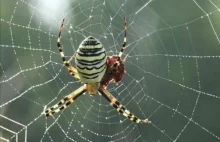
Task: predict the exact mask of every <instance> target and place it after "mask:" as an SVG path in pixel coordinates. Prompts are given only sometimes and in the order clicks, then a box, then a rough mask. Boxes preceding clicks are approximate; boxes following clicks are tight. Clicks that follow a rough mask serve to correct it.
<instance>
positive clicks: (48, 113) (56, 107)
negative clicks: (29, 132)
mask: <svg viewBox="0 0 220 142" xmlns="http://www.w3.org/2000/svg"><path fill="white" fill-rule="evenodd" d="M85 91H86V86H85V85H83V86H81V87H80V88H78V89H77V90H75V91H73V92H72V93H71V94H69V95H67V96H65V97H64V98H63V99H62V100H60V101H59V102H58V103H57V104H56V105H54V106H52V107H50V108H48V109H47V110H46V111H45V115H46V116H51V115H53V114H54V113H58V112H60V111H61V110H63V109H65V108H66V107H67V106H69V105H70V104H72V103H73V102H74V101H75V100H76V99H77V98H78V97H79V96H81V95H82V94H83V93H84V92H85Z"/></svg>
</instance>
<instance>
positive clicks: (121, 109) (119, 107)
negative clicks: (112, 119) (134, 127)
mask: <svg viewBox="0 0 220 142" xmlns="http://www.w3.org/2000/svg"><path fill="white" fill-rule="evenodd" d="M99 92H100V93H101V94H102V95H103V96H104V97H105V98H106V99H107V100H108V101H109V103H110V104H111V105H112V106H113V107H114V108H116V109H117V111H118V112H120V113H121V114H123V115H124V116H125V117H127V118H128V119H130V120H131V121H133V122H135V123H149V121H148V119H145V120H141V119H139V118H137V117H136V116H135V115H134V114H132V113H131V112H130V111H129V110H127V109H126V108H125V107H124V106H123V105H122V104H120V103H119V102H118V100H117V99H116V98H115V97H114V96H113V95H112V94H111V93H109V92H108V91H107V90H106V89H104V88H103V87H101V88H100V89H99Z"/></svg>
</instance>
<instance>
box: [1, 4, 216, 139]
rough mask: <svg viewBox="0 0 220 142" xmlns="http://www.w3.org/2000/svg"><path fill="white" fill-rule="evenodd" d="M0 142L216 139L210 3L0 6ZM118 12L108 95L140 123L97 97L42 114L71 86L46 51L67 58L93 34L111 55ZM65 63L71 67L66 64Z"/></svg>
mask: <svg viewBox="0 0 220 142" xmlns="http://www.w3.org/2000/svg"><path fill="white" fill-rule="evenodd" d="M0 4H1V21H0V24H1V28H0V31H1V38H0V91H1V94H0V99H1V101H0V110H1V114H0V122H1V124H0V141H6V139H8V140H10V141H16V139H17V140H18V142H24V141H28V142H35V141H36V142H39V141H42V142H50V141H54V142H64V141H65V142H69V141H79V142H83V141H100V142H105V141H119V142H132V141H137V142H143V141H145V142H217V141H220V121H219V120H220V113H219V108H220V95H219V94H220V89H219V78H220V75H219V71H220V64H219V61H220V39H219V38H220V26H219V25H220V10H219V8H220V1H218V0H207V1H206V0H194V1H193V0H184V1H183V0H153V1H147V0H138V1H134V0H62V1H61V0H1V3H0ZM124 16H126V18H127V24H128V31H127V39H128V41H127V42H128V44H127V46H126V50H125V52H124V54H123V58H124V57H125V56H126V55H127V59H126V62H125V65H126V71H127V72H126V74H125V75H124V78H123V80H122V81H121V82H120V83H119V84H118V86H117V85H115V84H111V85H110V86H109V88H108V90H109V91H110V92H111V93H112V94H113V95H114V96H115V97H117V98H118V100H119V101H120V102H121V103H122V104H124V105H125V106H126V107H127V108H128V109H129V110H131V112H133V113H135V114H136V115H137V116H138V117H140V118H141V119H145V118H148V119H149V120H150V121H151V122H152V123H150V124H135V123H133V122H131V121H129V120H127V119H126V118H125V117H124V116H122V115H120V114H118V112H117V111H116V110H115V109H114V108H113V107H112V106H110V105H109V104H108V103H107V101H106V100H105V99H104V98H103V97H102V96H100V95H98V94H97V95H95V96H93V97H91V96H89V95H88V94H87V93H85V94H84V95H83V96H81V97H80V98H79V99H77V101H76V102H75V103H74V104H72V105H71V106H70V107H69V108H68V109H66V110H65V111H63V112H62V113H59V114H56V115H54V117H50V118H45V116H44V115H43V114H42V112H43V110H44V109H45V108H47V107H49V106H51V105H54V104H55V103H56V102H58V101H59V100H60V99H61V98H63V97H64V96H65V95H67V94H69V93H71V92H72V91H73V90H75V89H77V88H78V87H80V86H81V85H82V84H81V83H80V81H78V80H76V79H74V78H71V77H70V76H69V74H68V71H67V69H66V68H65V67H64V66H63V64H62V60H61V57H60V55H59V52H58V50H57V47H56V40H57V35H58V31H59V26H60V23H61V21H62V18H64V17H65V19H66V21H65V24H64V30H63V33H62V46H63V49H64V52H65V55H66V56H67V57H70V56H72V55H73V54H74V53H75V51H76V49H77V48H78V45H79V44H80V43H81V41H82V40H83V39H84V38H85V37H87V36H90V35H92V36H95V37H96V38H98V39H99V40H100V41H101V42H102V43H103V45H104V47H105V49H106V51H107V54H108V55H114V54H118V53H119V51H120V48H121V45H122V43H123V17H124ZM72 64H73V65H74V61H73V62H72Z"/></svg>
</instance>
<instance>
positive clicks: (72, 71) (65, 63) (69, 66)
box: [57, 19, 79, 79]
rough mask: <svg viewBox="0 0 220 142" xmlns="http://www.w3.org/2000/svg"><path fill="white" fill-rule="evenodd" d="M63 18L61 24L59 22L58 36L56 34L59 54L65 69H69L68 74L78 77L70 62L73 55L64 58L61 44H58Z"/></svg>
mask: <svg viewBox="0 0 220 142" xmlns="http://www.w3.org/2000/svg"><path fill="white" fill-rule="evenodd" d="M64 20H65V19H63V21H62V24H61V26H60V31H59V36H58V39H57V48H58V49H59V51H60V55H61V57H62V60H63V63H64V65H65V66H66V67H67V69H68V70H69V73H70V75H71V76H72V77H75V78H77V79H79V75H78V74H77V70H76V68H74V67H73V66H72V65H71V64H70V62H71V60H72V59H73V58H74V55H73V56H72V57H71V58H70V59H69V60H68V61H66V58H65V56H64V52H63V50H62V47H61V44H60V41H61V32H62V30H63V24H64Z"/></svg>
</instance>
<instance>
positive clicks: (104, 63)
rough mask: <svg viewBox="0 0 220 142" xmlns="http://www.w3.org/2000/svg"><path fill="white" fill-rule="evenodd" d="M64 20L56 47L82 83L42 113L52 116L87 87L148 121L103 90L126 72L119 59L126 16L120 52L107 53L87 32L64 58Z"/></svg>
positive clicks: (125, 112)
mask: <svg viewBox="0 0 220 142" xmlns="http://www.w3.org/2000/svg"><path fill="white" fill-rule="evenodd" d="M63 24H64V19H63V21H62V24H61V27H60V32H59V37H58V40H57V47H58V49H59V51H60V55H61V57H62V59H63V63H64V64H65V65H66V67H67V69H68V70H69V73H70V75H71V76H72V77H74V78H77V79H79V80H81V81H82V82H83V83H85V84H84V85H83V86H81V87H80V88H78V89H77V90H75V91H73V92H72V93H71V94H69V95H67V96H66V97H64V99H62V100H60V101H59V102H58V103H57V104H56V105H54V106H52V107H50V108H48V109H47V110H46V111H45V115H46V116H51V115H52V114H54V113H57V112H59V111H61V110H63V109H65V108H66V107H67V106H69V105H70V104H71V103H73V102H74V101H75V100H76V99H77V98H78V97H79V96H81V95H82V94H83V93H84V92H86V91H87V92H88V93H89V94H90V95H95V94H96V93H97V91H98V92H99V93H100V94H101V95H103V96H104V97H105V98H106V99H107V100H108V101H109V103H110V104H111V105H112V106H113V107H115V108H116V109H117V111H118V112H120V113H121V114H123V115H124V116H125V117H127V118H129V119H130V120H131V121H134V122H136V123H147V122H149V121H148V120H147V119H146V120H141V119H139V118H137V117H136V116H135V115H133V114H132V113H131V112H130V111H129V110H127V109H126V108H125V107H124V106H123V105H122V104H120V103H119V102H118V100H117V99H116V98H115V97H114V96H113V95H112V94H111V93H109V92H108V91H107V90H106V89H107V87H108V84H109V83H110V82H111V81H114V82H116V83H118V82H119V81H121V80H122V77H123V75H124V73H125V66H124V63H123V61H122V60H121V56H122V53H123V51H124V49H125V46H126V30H127V25H126V19H124V31H125V32H124V33H125V35H124V43H123V44H122V48H121V51H120V53H119V55H114V56H106V52H105V48H104V47H103V45H102V44H101V42H99V41H98V40H97V39H96V38H94V37H92V36H89V37H87V38H85V40H83V41H82V43H81V44H80V46H79V48H78V50H77V52H76V54H75V55H74V56H72V57H71V58H70V59H69V60H68V61H66V58H65V56H64V53H63V51H62V48H61V44H60V39H61V31H62V29H63ZM73 57H75V64H76V68H75V67H73V66H72V65H71V64H70V61H71V60H72V59H73Z"/></svg>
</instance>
